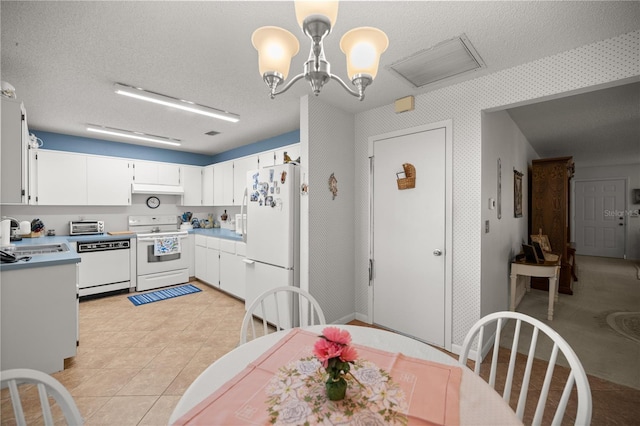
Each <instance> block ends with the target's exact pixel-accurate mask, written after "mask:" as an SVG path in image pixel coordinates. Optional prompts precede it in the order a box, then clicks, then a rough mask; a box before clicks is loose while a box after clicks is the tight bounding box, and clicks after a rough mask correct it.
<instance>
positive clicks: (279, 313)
mask: <svg viewBox="0 0 640 426" xmlns="http://www.w3.org/2000/svg"><path fill="white" fill-rule="evenodd" d="M294 297H295V298H294ZM281 308H282V309H281ZM285 309H286V311H285ZM296 311H297V314H298V315H297V322H296V321H295V320H296V316H295V315H294V314H295V312H296ZM263 312H268V313H272V314H273V318H269V319H270V320H271V321H270V322H271V324H270V323H269V321H267V316H271V315H263V314H262V313H263ZM254 316H256V317H259V318H260V319H261V321H262V328H263V330H262V332H263V335H266V334H268V333H269V330H270V329H272V330H273V331H280V330H283V329H285V328H289V327H291V326H292V325H293V326H306V325H322V324H326V320H325V317H324V313H323V312H322V308H321V307H320V304H319V303H318V301H317V300H316V299H315V297H313V296H312V295H311V294H310V293H309V292H307V291H305V290H302V289H300V288H298V287H292V286H282V287H276V288H273V289H271V290H267V291H265V292H264V293H262V294H261V295H259V296H258V297H256V299H255V300H254V301H253V302H252V303H251V304H250V305H249V307H248V308H247V312H246V313H245V314H244V318H243V320H242V328H241V329H240V344H243V343H246V342H247V338H248V337H249V329H250V330H251V339H255V338H256V337H258V335H257V334H256V326H255V323H256V321H255V319H254ZM251 339H249V340H251Z"/></svg>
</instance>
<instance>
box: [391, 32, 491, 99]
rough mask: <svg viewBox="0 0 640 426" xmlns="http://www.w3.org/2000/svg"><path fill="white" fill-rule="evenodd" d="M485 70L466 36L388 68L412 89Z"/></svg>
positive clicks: (414, 55)
mask: <svg viewBox="0 0 640 426" xmlns="http://www.w3.org/2000/svg"><path fill="white" fill-rule="evenodd" d="M485 67H486V65H485V64H484V62H483V61H482V58H480V55H478V52H476V50H475V49H474V48H473V46H472V45H471V42H470V41H469V39H468V38H467V36H466V35H464V34H462V35H461V36H459V37H456V38H452V39H451V40H447V41H443V42H442V43H438V44H436V45H435V46H433V47H430V48H428V49H425V50H421V51H420V52H418V53H415V54H413V55H411V56H409V57H407V58H404V59H401V60H399V61H397V62H394V63H393V64H391V65H389V66H388V67H387V68H388V69H389V70H391V71H393V73H394V74H396V75H397V76H399V77H401V78H402V79H404V80H406V81H407V82H409V83H410V84H411V85H412V86H413V87H423V86H426V85H427V84H431V83H435V82H437V81H440V80H444V79H446V78H450V77H454V76H459V75H461V74H464V73H467V72H471V71H476V70H479V69H482V68H485Z"/></svg>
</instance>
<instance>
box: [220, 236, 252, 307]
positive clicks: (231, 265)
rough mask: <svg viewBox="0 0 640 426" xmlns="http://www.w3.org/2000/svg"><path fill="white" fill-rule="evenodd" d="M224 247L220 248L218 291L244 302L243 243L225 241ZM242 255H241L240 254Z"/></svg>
mask: <svg viewBox="0 0 640 426" xmlns="http://www.w3.org/2000/svg"><path fill="white" fill-rule="evenodd" d="M225 243H228V244H226V247H225V249H223V246H222V245H221V246H220V289H222V290H224V291H226V292H227V293H229V294H231V295H233V296H235V297H237V298H240V299H242V300H244V298H245V288H246V286H245V266H244V262H243V261H242V260H243V259H244V253H245V250H244V246H246V244H245V243H242V242H236V241H225ZM240 253H242V254H240Z"/></svg>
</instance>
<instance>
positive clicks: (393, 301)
mask: <svg viewBox="0 0 640 426" xmlns="http://www.w3.org/2000/svg"><path fill="white" fill-rule="evenodd" d="M446 141H447V139H446V128H445V127H440V128H435V129H431V130H427V131H422V132H419V133H412V134H406V135H401V136H396V137H392V138H387V139H381V140H377V141H375V142H374V143H373V190H372V196H373V237H372V242H373V244H372V245H373V247H372V251H373V259H374V265H375V268H374V271H375V272H374V275H373V322H374V323H375V324H378V325H381V326H383V327H386V328H389V329H392V330H396V331H398V332H401V333H403V334H407V335H410V336H414V337H416V338H418V339H420V340H423V341H425V342H429V343H433V344H436V345H438V346H444V344H445V311H446V309H445V257H446V247H445V241H446V236H445V212H446V205H445V202H446V199H445V195H446V190H445V188H446V186H445V183H446V175H445V173H446V167H445V165H446V152H447V149H446V145H447V144H446ZM403 163H411V164H413V165H414V166H415V169H416V185H415V188H413V189H404V190H399V189H398V186H397V183H396V173H398V172H401V171H403V166H402V165H403Z"/></svg>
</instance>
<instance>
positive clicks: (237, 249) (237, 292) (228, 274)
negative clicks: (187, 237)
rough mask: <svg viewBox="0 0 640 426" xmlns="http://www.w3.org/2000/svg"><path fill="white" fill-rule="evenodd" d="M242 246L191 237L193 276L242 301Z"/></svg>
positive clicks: (242, 244) (244, 249) (243, 289)
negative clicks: (192, 240) (193, 244)
mask: <svg viewBox="0 0 640 426" xmlns="http://www.w3.org/2000/svg"><path fill="white" fill-rule="evenodd" d="M245 247H246V244H245V243H243V242H238V241H231V240H225V239H220V238H216V237H206V236H204V235H196V236H195V276H196V278H198V279H199V280H201V281H203V282H205V283H207V284H209V285H212V286H214V287H216V288H219V289H220V290H223V291H224V292H226V293H229V294H230V295H232V296H235V297H237V298H239V299H243V300H244V298H245V287H246V286H245V266H244V262H243V261H242V260H243V259H244V257H245V253H246V248H245Z"/></svg>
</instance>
